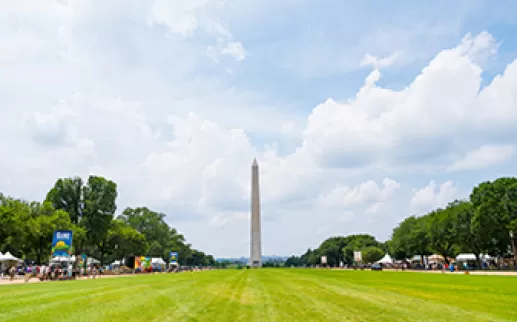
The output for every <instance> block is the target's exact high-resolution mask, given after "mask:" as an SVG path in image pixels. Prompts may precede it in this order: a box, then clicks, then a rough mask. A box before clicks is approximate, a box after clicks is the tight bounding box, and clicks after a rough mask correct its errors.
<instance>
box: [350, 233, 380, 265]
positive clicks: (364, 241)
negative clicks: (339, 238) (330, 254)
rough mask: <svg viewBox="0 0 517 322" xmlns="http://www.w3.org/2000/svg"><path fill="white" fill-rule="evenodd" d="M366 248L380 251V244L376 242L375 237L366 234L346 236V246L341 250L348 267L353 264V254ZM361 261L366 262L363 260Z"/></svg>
mask: <svg viewBox="0 0 517 322" xmlns="http://www.w3.org/2000/svg"><path fill="white" fill-rule="evenodd" d="M367 247H376V248H378V249H381V247H382V243H380V242H378V241H377V240H376V239H375V237H373V236H371V235H367V234H359V235H350V236H347V237H346V246H345V247H343V249H342V252H343V260H344V262H346V263H347V264H349V265H350V264H352V263H353V262H354V252H355V251H362V250H363V249H365V248H367ZM381 250H382V249H381ZM363 255H364V254H363ZM381 257H382V256H381ZM363 261H366V260H365V259H364V258H363Z"/></svg>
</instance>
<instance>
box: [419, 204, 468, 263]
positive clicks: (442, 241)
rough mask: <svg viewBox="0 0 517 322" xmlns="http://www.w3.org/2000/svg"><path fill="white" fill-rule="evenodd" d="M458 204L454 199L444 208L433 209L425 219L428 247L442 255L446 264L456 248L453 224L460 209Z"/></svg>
mask: <svg viewBox="0 0 517 322" xmlns="http://www.w3.org/2000/svg"><path fill="white" fill-rule="evenodd" d="M458 204H459V202H457V201H455V202H453V203H451V204H449V205H448V206H447V208H445V209H438V210H436V211H433V212H431V213H429V214H428V215H427V216H426V217H427V218H426V220H425V222H426V224H427V227H426V230H427V238H428V240H429V247H430V248H431V249H432V250H433V251H435V252H436V253H438V254H440V255H442V256H443V258H444V260H445V262H446V263H447V264H449V257H451V256H454V255H455V253H456V250H457V237H456V232H455V225H456V223H457V216H458V212H459V211H460V209H461V208H460V207H459V206H458Z"/></svg>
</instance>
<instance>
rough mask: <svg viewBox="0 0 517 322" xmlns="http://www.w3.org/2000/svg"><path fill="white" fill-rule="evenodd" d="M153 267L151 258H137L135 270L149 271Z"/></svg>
mask: <svg viewBox="0 0 517 322" xmlns="http://www.w3.org/2000/svg"><path fill="white" fill-rule="evenodd" d="M150 267H151V257H145V256H140V257H139V256H137V257H135V269H138V268H140V269H148V268H150Z"/></svg>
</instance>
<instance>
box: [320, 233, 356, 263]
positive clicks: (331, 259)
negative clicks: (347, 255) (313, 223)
mask: <svg viewBox="0 0 517 322" xmlns="http://www.w3.org/2000/svg"><path fill="white" fill-rule="evenodd" d="M347 244H348V240H347V239H346V237H331V238H328V239H326V240H325V241H324V242H323V243H321V245H320V247H319V248H318V250H317V251H316V252H315V254H317V255H318V256H319V258H317V262H316V263H314V264H319V263H320V261H321V256H327V264H328V265H329V266H336V265H337V264H339V261H340V260H341V259H342V258H343V252H342V250H343V247H345V246H346V245H347ZM312 260H314V258H312Z"/></svg>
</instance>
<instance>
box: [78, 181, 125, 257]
mask: <svg viewBox="0 0 517 322" xmlns="http://www.w3.org/2000/svg"><path fill="white" fill-rule="evenodd" d="M83 191H84V195H83V196H84V201H85V202H84V212H83V219H82V220H81V223H82V224H83V225H84V227H85V228H86V231H87V237H88V242H89V244H90V245H94V246H96V248H97V252H98V255H99V261H100V263H101V265H103V264H104V255H105V254H106V253H107V252H108V250H109V246H108V241H107V237H108V230H109V229H110V227H111V222H112V220H113V216H114V215H115V211H116V210H117V204H116V199H117V185H116V184H115V182H113V181H111V180H108V179H105V178H103V177H97V176H90V177H89V178H88V182H87V183H86V186H85V187H84V189H83Z"/></svg>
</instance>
